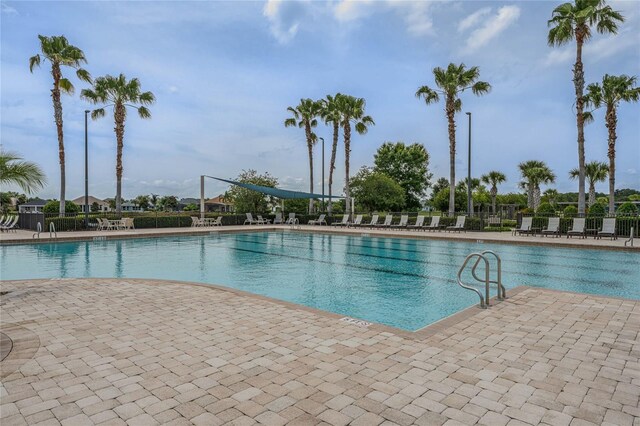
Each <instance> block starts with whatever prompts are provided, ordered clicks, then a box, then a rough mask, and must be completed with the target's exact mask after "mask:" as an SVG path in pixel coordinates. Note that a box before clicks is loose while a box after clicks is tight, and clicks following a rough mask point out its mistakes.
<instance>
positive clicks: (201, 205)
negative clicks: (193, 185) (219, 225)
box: [200, 175, 204, 219]
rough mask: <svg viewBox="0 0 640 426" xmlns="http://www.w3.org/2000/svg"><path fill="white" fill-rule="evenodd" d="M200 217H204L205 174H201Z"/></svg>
mask: <svg viewBox="0 0 640 426" xmlns="http://www.w3.org/2000/svg"><path fill="white" fill-rule="evenodd" d="M200 219H204V175H201V176H200Z"/></svg>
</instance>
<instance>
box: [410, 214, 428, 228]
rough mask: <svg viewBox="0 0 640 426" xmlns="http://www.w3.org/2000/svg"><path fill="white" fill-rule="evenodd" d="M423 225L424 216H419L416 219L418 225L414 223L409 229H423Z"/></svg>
mask: <svg viewBox="0 0 640 426" xmlns="http://www.w3.org/2000/svg"><path fill="white" fill-rule="evenodd" d="M423 225H424V216H418V217H416V223H414V224H413V225H407V229H422V226H423Z"/></svg>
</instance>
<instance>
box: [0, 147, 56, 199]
mask: <svg viewBox="0 0 640 426" xmlns="http://www.w3.org/2000/svg"><path fill="white" fill-rule="evenodd" d="M46 182H47V179H46V177H45V175H44V173H43V172H42V169H40V167H39V166H38V165H37V164H35V163H31V162H29V161H24V160H23V159H22V157H20V156H19V155H18V154H16V153H15V152H9V151H0V184H1V185H2V186H5V185H12V184H13V185H17V186H19V187H20V188H22V190H23V191H25V192H26V193H29V194H30V193H32V192H34V191H36V190H37V189H40V188H42V187H43V186H44V185H45V183H46Z"/></svg>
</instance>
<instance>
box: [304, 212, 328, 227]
mask: <svg viewBox="0 0 640 426" xmlns="http://www.w3.org/2000/svg"><path fill="white" fill-rule="evenodd" d="M326 217H327V215H326V214H321V215H320V217H319V218H317V219H311V220H310V221H309V222H307V225H322V224H324V225H326V224H327V221H326V219H325V218H326Z"/></svg>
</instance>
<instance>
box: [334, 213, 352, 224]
mask: <svg viewBox="0 0 640 426" xmlns="http://www.w3.org/2000/svg"><path fill="white" fill-rule="evenodd" d="M347 223H349V215H348V214H343V215H342V221H338V222H333V223H332V224H331V226H347Z"/></svg>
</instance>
